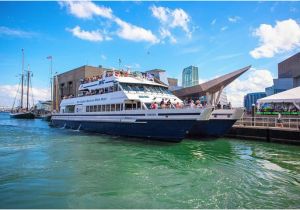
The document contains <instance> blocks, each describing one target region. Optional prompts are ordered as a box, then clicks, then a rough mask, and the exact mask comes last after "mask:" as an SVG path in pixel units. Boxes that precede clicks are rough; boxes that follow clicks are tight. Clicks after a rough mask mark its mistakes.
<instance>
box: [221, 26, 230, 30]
mask: <svg viewBox="0 0 300 210" xmlns="http://www.w3.org/2000/svg"><path fill="white" fill-rule="evenodd" d="M227 29H228V26H223V27H222V28H221V29H220V30H221V31H226V30H227Z"/></svg>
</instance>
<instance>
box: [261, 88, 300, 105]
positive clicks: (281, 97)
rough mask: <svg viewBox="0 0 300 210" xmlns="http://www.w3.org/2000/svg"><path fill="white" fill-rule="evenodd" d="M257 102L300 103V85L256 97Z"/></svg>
mask: <svg viewBox="0 0 300 210" xmlns="http://www.w3.org/2000/svg"><path fill="white" fill-rule="evenodd" d="M257 103H258V104H265V103H293V104H296V103H300V87H296V88H293V89H290V90H287V91H284V92H280V93H277V94H274V95H271V96H268V97H265V98H261V99H258V100H257Z"/></svg>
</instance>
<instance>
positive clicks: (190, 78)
mask: <svg viewBox="0 0 300 210" xmlns="http://www.w3.org/2000/svg"><path fill="white" fill-rule="evenodd" d="M198 84H199V76H198V67H196V66H189V67H186V68H185V69H183V71H182V87H184V88H185V87H191V86H194V85H198Z"/></svg>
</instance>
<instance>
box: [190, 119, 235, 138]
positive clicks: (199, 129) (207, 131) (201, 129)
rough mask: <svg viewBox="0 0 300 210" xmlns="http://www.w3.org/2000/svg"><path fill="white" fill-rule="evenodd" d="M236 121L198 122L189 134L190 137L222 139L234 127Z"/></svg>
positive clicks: (213, 120) (212, 120)
mask: <svg viewBox="0 0 300 210" xmlns="http://www.w3.org/2000/svg"><path fill="white" fill-rule="evenodd" d="M235 122H236V120H226V119H224V120H223V119H222V120H215V119H210V120H207V121H197V122H196V123H195V124H194V125H193V127H192V128H191V130H190V132H189V136H190V137H210V136H212V137H221V136H224V135H225V134H226V133H227V132H228V131H229V130H230V128H231V127H232V125H233V124H234V123H235Z"/></svg>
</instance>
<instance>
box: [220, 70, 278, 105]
mask: <svg viewBox="0 0 300 210" xmlns="http://www.w3.org/2000/svg"><path fill="white" fill-rule="evenodd" d="M245 76H246V77H245V78H244V79H240V78H238V79H236V80H234V81H233V82H232V83H231V84H230V85H228V86H227V87H226V93H227V98H228V100H229V101H230V102H231V104H232V105H233V106H235V107H242V106H243V100H244V96H245V95H246V94H247V93H252V92H265V88H266V87H270V86H272V85H273V77H272V74H271V72H270V71H269V70H257V69H254V68H252V69H250V70H249V71H248V72H247V73H246V75H245Z"/></svg>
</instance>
